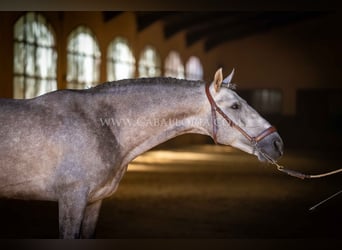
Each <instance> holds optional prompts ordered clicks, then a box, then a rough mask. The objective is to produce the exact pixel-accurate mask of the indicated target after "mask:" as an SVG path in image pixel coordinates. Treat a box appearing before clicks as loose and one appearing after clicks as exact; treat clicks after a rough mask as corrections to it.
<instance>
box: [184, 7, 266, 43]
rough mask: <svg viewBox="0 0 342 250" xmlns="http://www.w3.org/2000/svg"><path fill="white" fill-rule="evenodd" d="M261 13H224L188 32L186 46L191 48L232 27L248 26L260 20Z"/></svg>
mask: <svg viewBox="0 0 342 250" xmlns="http://www.w3.org/2000/svg"><path fill="white" fill-rule="evenodd" d="M261 15H263V14H260V12H223V13H219V15H216V16H215V17H212V19H211V20H207V21H206V23H204V24H203V25H199V26H197V27H192V28H190V29H189V30H188V31H187V32H186V44H187V46H191V45H192V44H194V43H196V42H198V41H199V40H202V39H205V38H207V37H208V36H212V35H216V34H217V35H219V34H221V33H222V32H223V33H224V32H225V31H226V30H227V29H230V27H236V26H239V27H241V26H243V25H248V24H249V23H250V22H251V21H255V20H256V19H257V18H260V16H261Z"/></svg>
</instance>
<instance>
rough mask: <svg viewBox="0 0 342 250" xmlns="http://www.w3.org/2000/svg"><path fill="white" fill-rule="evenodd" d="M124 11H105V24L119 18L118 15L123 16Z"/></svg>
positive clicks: (103, 14)
mask: <svg viewBox="0 0 342 250" xmlns="http://www.w3.org/2000/svg"><path fill="white" fill-rule="evenodd" d="M122 13H123V11H103V12H102V18H103V21H104V22H109V21H110V20H112V19H113V18H115V17H117V16H118V15H120V14H122Z"/></svg>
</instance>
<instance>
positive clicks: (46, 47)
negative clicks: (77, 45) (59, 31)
mask: <svg viewBox="0 0 342 250" xmlns="http://www.w3.org/2000/svg"><path fill="white" fill-rule="evenodd" d="M3 60H4V59H3ZM56 61H57V52H56V49H55V37H54V32H53V29H52V27H51V26H50V25H49V24H48V23H47V22H46V20H45V18H44V17H43V16H42V15H40V14H37V13H34V12H29V13H26V14H25V15H24V16H22V17H21V18H20V19H19V20H18V21H17V22H16V23H15V25H14V60H13V63H14V64H13V69H14V72H13V73H14V74H13V75H14V79H13V81H14V93H13V96H14V98H32V97H36V96H39V95H42V94H44V93H47V92H50V91H53V90H56V89H57V80H56V76H57V72H56V70H57V67H56Z"/></svg>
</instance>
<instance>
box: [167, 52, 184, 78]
mask: <svg viewBox="0 0 342 250" xmlns="http://www.w3.org/2000/svg"><path fill="white" fill-rule="evenodd" d="M165 76H169V77H175V78H184V66H183V63H182V60H181V58H180V56H179V54H178V53H177V52H176V51H171V52H170V53H169V55H168V56H167V57H166V59H165Z"/></svg>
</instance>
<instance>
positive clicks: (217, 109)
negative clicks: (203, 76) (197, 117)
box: [205, 83, 277, 148]
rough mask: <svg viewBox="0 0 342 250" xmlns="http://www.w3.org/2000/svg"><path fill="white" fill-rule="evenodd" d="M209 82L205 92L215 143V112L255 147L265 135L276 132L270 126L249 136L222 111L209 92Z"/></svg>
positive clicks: (216, 128)
mask: <svg viewBox="0 0 342 250" xmlns="http://www.w3.org/2000/svg"><path fill="white" fill-rule="evenodd" d="M209 87H210V83H207V84H206V85H205V93H206V95H207V98H208V101H209V103H210V106H211V120H212V125H213V139H214V142H215V143H216V144H217V130H218V127H217V117H216V112H217V113H219V114H220V115H221V116H222V117H223V119H225V120H226V122H227V123H228V124H229V126H231V127H232V128H235V129H236V130H238V131H239V132H240V133H241V134H242V135H243V136H244V137H246V139H247V140H248V141H249V142H250V143H251V144H252V146H253V147H254V148H255V147H256V145H257V144H258V142H260V141H261V140H262V139H264V138H265V137H266V136H268V135H270V134H272V133H274V132H276V131H277V130H276V128H275V127H274V126H271V127H269V128H267V129H265V130H264V131H262V132H261V133H260V134H259V135H257V136H250V135H249V134H248V133H247V132H246V131H245V130H243V129H242V128H241V127H240V126H239V125H237V124H236V123H235V122H234V121H233V120H232V119H230V118H229V117H228V116H227V115H226V114H225V113H224V112H223V111H222V109H221V108H220V107H219V106H217V104H216V102H215V100H214V98H213V96H212V95H211V93H210V90H209Z"/></svg>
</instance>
